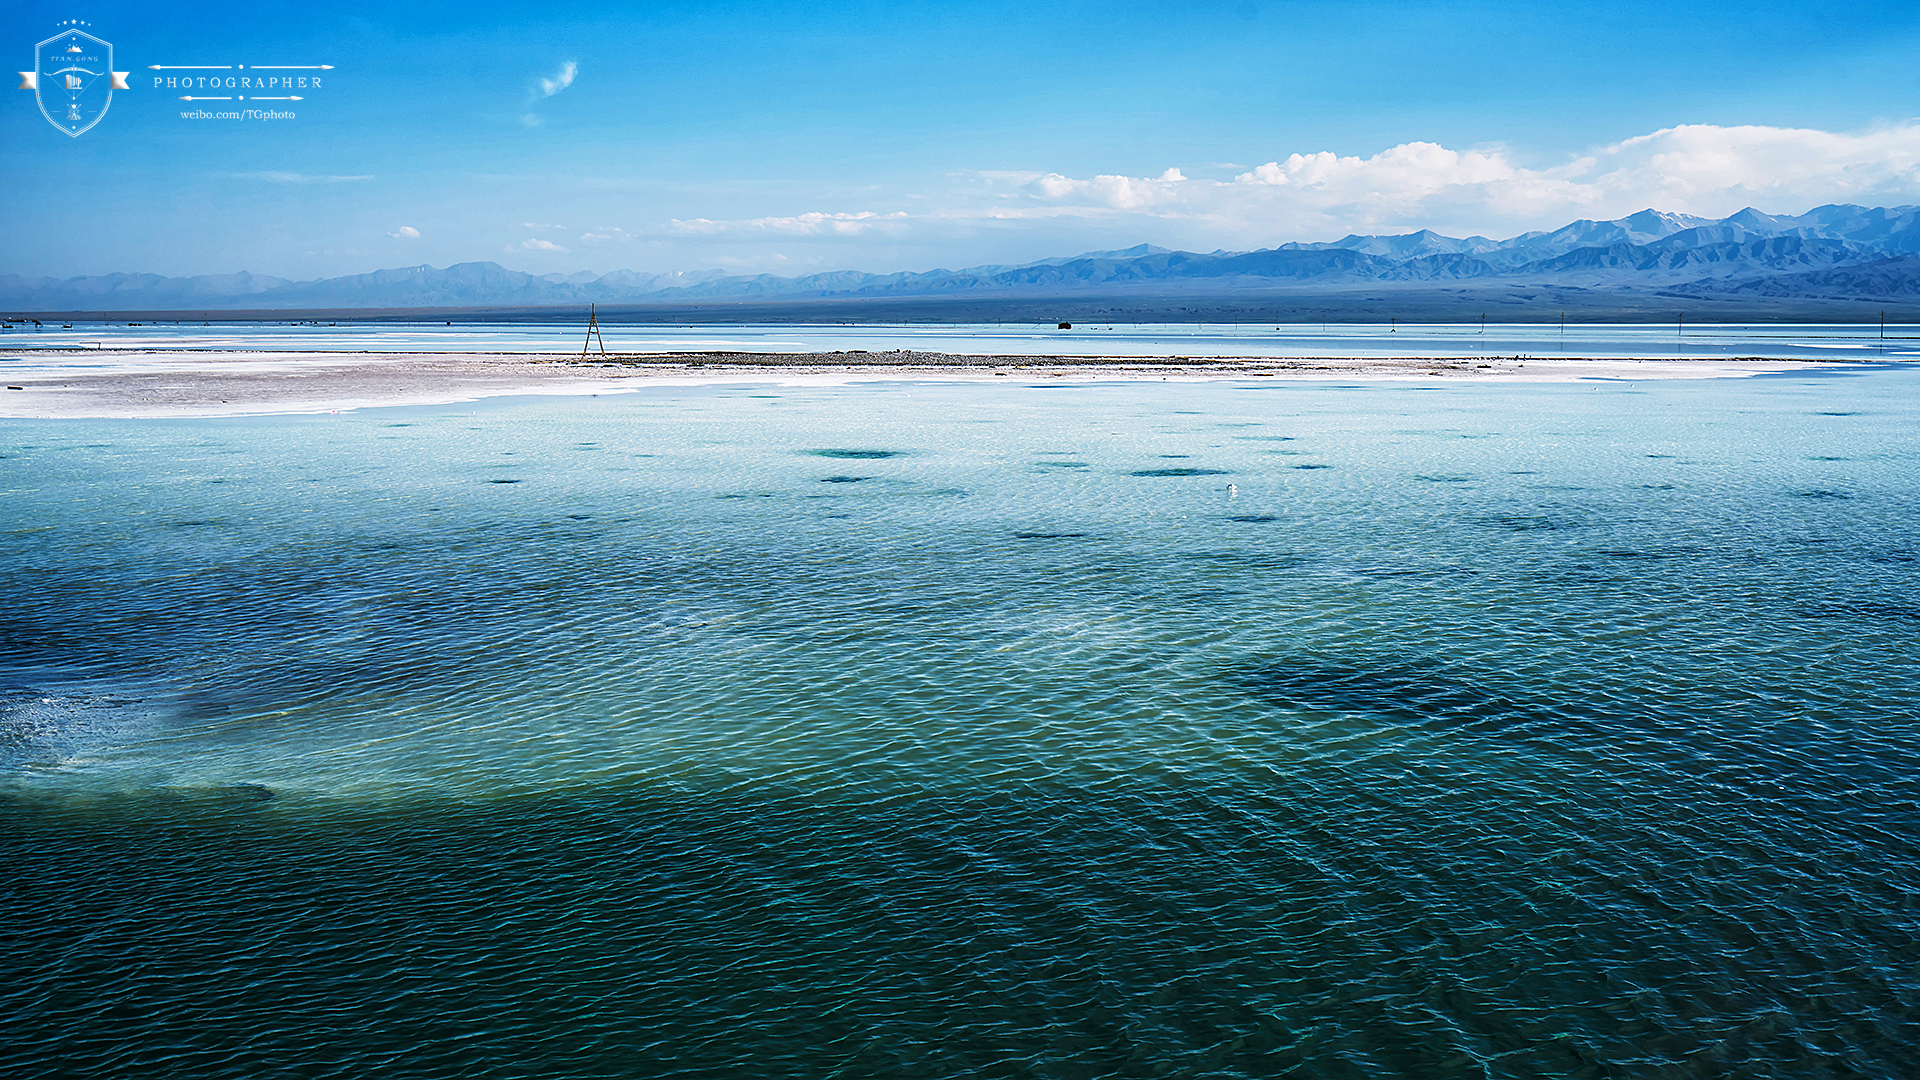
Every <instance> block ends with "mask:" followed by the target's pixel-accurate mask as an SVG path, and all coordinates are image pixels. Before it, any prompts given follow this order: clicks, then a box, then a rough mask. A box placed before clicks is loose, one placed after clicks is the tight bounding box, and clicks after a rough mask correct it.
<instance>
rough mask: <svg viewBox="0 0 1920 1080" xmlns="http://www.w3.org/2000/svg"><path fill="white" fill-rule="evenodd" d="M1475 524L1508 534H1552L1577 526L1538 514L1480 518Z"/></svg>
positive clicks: (1476, 519)
mask: <svg viewBox="0 0 1920 1080" xmlns="http://www.w3.org/2000/svg"><path fill="white" fill-rule="evenodd" d="M1473 524H1475V525H1480V526H1483V527H1485V528H1489V529H1504V530H1506V531H1507V532H1551V531H1553V530H1555V529H1569V528H1573V527H1574V525H1575V523H1574V522H1571V521H1562V520H1560V519H1559V518H1552V517H1545V516H1542V515H1537V514H1500V515H1496V516H1491V517H1479V518H1474V519H1473Z"/></svg>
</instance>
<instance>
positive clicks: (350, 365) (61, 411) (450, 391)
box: [0, 350, 1833, 419]
mask: <svg viewBox="0 0 1920 1080" xmlns="http://www.w3.org/2000/svg"><path fill="white" fill-rule="evenodd" d="M1832 363H1833V362H1830V361H1819V360H1795V359H1757V358H1753V359H1746V358H1736V359H1713V360H1701V359H1671V360H1668V359H1651V358H1650V359H1619V358H1604V357H1601V358H1592V359H1583V358H1567V357H1558V358H1547V359H1542V358H1536V357H1485V356H1472V357H1417V356H1409V357H1390V358H1380V357H1351V358H1343V357H1281V356H1276V357H1245V356H1162V357H1139V356H1065V355H1058V356H1055V355H1047V356H985V355H960V354H952V353H931V352H907V351H900V352H876V353H866V352H835V353H741V352H663V353H619V354H610V355H601V354H598V353H595V354H592V355H591V356H588V357H585V358H582V357H581V356H579V355H578V354H556V353H427V352H403V353H360V352H351V353H349V352H267V351H253V352H248V351H218V350H126V351H113V350H29V351H26V352H22V353H19V354H17V358H16V359H12V360H9V361H8V362H7V363H6V364H5V365H0V378H4V379H5V380H6V383H5V385H6V387H7V389H5V390H0V417H7V418H38V419H83V418H102V419H105V418H140V417H211V416H248V415H269V414H278V413H328V412H341V411H346V410H351V409H362V408H375V407H380V406H394V405H438V404H453V403H459V402H468V401H476V400H480V399H483V398H492V397H504V396H517V395H582V396H584V395H597V394H614V393H624V392H632V391H634V390H637V389H641V388H644V387H647V386H661V385H675V384H679V385H715V384H729V383H737V384H751V385H783V384H784V385H834V384H847V383H855V382H876V381H888V382H900V381H910V382H939V381H977V382H998V381H1001V380H1007V379H1026V380H1039V379H1046V380H1072V381H1081V382H1111V381H1119V380H1135V381H1138V380H1154V381H1161V380H1165V381H1202V380H1252V379H1262V380H1264V379H1291V380H1315V381H1325V380H1339V381H1354V380H1375V381H1386V380H1405V381H1412V380H1420V381H1425V382H1429V383H1431V382H1432V381H1433V380H1449V381H1458V380H1478V381H1487V380H1498V381H1516V382H1517V381H1524V382H1574V381H1581V380H1592V381H1602V382H1633V381H1637V380H1653V379H1705V378H1732V377H1742V376H1751V375H1761V374H1770V373H1775V372H1782V371H1792V370H1796V369H1801V368H1813V367H1830V366H1832Z"/></svg>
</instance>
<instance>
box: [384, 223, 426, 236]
mask: <svg viewBox="0 0 1920 1080" xmlns="http://www.w3.org/2000/svg"><path fill="white" fill-rule="evenodd" d="M387 235H388V236H391V237H393V238H394V239H395V240H418V239H420V230H419V229H416V228H414V227H413V226H411V225H402V226H400V227H399V228H398V229H396V230H394V231H393V232H390V233H388V234H387Z"/></svg>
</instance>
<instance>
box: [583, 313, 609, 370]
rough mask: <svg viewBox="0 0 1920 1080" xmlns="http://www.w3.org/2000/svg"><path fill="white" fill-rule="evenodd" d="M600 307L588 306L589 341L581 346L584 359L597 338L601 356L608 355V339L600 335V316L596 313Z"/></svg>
mask: <svg viewBox="0 0 1920 1080" xmlns="http://www.w3.org/2000/svg"><path fill="white" fill-rule="evenodd" d="M598 307H599V305H598V304H588V305H587V340H586V341H584V342H582V343H581V345H580V355H581V357H582V358H584V357H585V356H586V355H587V350H588V349H590V348H592V347H593V342H594V339H596V338H598V339H599V341H600V355H601V356H605V355H607V339H606V337H605V336H604V335H602V334H601V333H600V316H599V314H598V312H597V311H596V309H597V308H598Z"/></svg>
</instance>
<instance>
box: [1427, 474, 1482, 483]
mask: <svg viewBox="0 0 1920 1080" xmlns="http://www.w3.org/2000/svg"><path fill="white" fill-rule="evenodd" d="M1414 479H1415V480H1421V481H1425V482H1426V483H1429V484H1471V483H1473V482H1474V481H1476V480H1478V479H1479V477H1477V476H1445V475H1428V474H1425V473H1420V474H1416V475H1415V476H1414Z"/></svg>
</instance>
